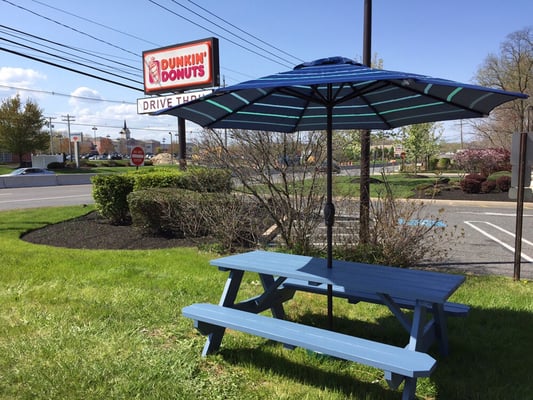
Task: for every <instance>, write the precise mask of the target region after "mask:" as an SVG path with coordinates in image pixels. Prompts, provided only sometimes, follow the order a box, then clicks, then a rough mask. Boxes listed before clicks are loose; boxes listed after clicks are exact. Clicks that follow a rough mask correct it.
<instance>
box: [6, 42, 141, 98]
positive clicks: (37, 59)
mask: <svg viewBox="0 0 533 400" xmlns="http://www.w3.org/2000/svg"><path fill="white" fill-rule="evenodd" d="M0 50H2V51H5V52H8V53H11V54H15V55H18V56H21V57H24V58H28V59H30V60H34V61H38V62H41V63H44V64H48V65H51V66H53V67H57V68H61V69H64V70H67V71H70V72H75V73H77V74H81V75H85V76H88V77H90V78H95V79H98V80H101V81H104V82H108V83H112V84H114V85H118V86H122V87H125V88H128V89H132V90H136V91H140V92H144V89H141V88H136V87H133V86H130V85H126V84H124V83H121V82H116V81H112V80H110V79H106V78H103V77H101V76H98V75H93V74H90V73H88V72H84V71H79V70H76V69H74V68H70V67H67V66H65V65H60V64H56V63H53V62H51V61H46V60H43V59H40V58H37V57H34V56H30V55H29V54H24V53H21V52H19V51H15V50H11V49H7V48H5V47H0Z"/></svg>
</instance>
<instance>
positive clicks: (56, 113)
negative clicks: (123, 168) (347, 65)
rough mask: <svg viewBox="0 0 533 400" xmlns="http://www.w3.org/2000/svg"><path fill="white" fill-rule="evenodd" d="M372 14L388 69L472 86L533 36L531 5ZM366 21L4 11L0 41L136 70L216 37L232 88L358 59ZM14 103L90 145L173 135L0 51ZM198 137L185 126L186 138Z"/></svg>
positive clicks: (261, 11)
mask: <svg viewBox="0 0 533 400" xmlns="http://www.w3.org/2000/svg"><path fill="white" fill-rule="evenodd" d="M372 3H373V16H372V53H373V54H375V55H377V57H379V58H381V59H383V63H384V65H383V66H384V68H385V69H390V70H399V71H407V72H415V73H419V74H425V75H430V76H434V77H440V78H447V79H452V80H457V81H461V82H468V83H469V82H472V80H473V78H474V76H475V74H476V71H477V70H478V68H479V66H480V65H481V64H482V63H483V61H484V59H485V58H486V57H487V55H489V54H490V53H498V52H499V48H500V44H501V43H502V42H503V41H504V40H505V39H506V37H507V35H509V34H511V33H513V32H515V31H518V30H522V29H524V28H526V27H528V26H531V25H533V19H532V15H533V1H531V0H507V1H499V0H462V1H459V0H447V1H432V0H373V2H372ZM158 4H159V5H160V6H163V7H165V8H167V9H169V10H171V11H172V12H169V11H168V10H165V9H163V8H162V7H160V6H158ZM198 6H200V7H201V8H199V7H198ZM21 7H24V8H26V10H23V9H21ZM190 10H193V11H194V12H196V13H198V14H201V15H202V16H204V17H206V18H208V19H210V20H211V21H213V22H215V23H217V24H218V25H219V26H215V25H212V24H210V23H209V22H207V21H205V20H204V19H202V18H200V17H199V16H198V15H195V14H194V13H191V11H190ZM206 10H207V11H208V12H210V13H212V15H216V16H218V17H220V18H222V19H223V20H224V21H226V22H229V23H231V24H232V25H228V24H226V23H225V22H224V21H222V20H218V19H216V18H215V17H213V16H212V15H211V14H209V13H208V12H206ZM363 12H364V0H350V1H348V0H329V1H323V0H269V1H254V0H194V1H190V0H154V1H150V0H129V1H127V0H107V1H103V0H94V1H92V2H86V1H79V0H78V1H63V0H0V15H1V16H2V17H1V22H0V24H1V25H3V27H2V28H1V29H0V32H1V36H0V38H3V39H8V40H12V41H17V39H16V38H14V37H13V36H11V34H10V33H12V32H13V31H12V29H16V30H19V31H22V32H25V33H30V34H32V35H35V36H39V37H42V38H45V39H47V40H50V41H54V42H59V43H62V44H66V45H68V46H72V47H75V48H78V49H83V50H84V51H87V52H90V53H98V54H99V55H101V57H103V58H108V57H109V58H113V59H114V60H121V62H123V63H125V64H128V65H135V66H136V67H138V68H142V62H141V56H142V52H143V51H145V50H151V49H154V48H157V47H162V46H167V45H172V44H176V43H183V42H188V41H193V40H197V39H203V38H206V37H211V36H214V37H218V38H219V41H220V67H221V68H220V72H221V79H222V80H224V81H225V83H226V84H227V85H231V84H234V83H237V82H240V81H244V80H248V79H253V78H256V77H260V76H263V75H268V74H271V73H275V72H280V71H284V70H287V69H289V68H292V66H294V65H296V64H298V63H300V62H301V61H310V60H314V59H318V58H323V57H329V56H337V55H339V56H344V57H350V58H356V59H359V60H360V59H361V58H362V54H363ZM191 21H192V22H191ZM221 26H222V27H224V28H225V29H226V30H229V31H231V32H234V33H236V34H237V35H238V36H239V37H240V38H238V37H236V36H234V35H232V34H231V33H229V32H227V31H225V30H223V29H222V28H221ZM5 27H7V28H9V30H6V28H5ZM237 28H238V29H240V30H242V31H244V32H247V33H250V34H251V35H253V37H251V36H247V35H246V34H245V33H244V32H241V31H239V30H237ZM241 38H244V39H245V40H246V41H247V42H245V41H242V40H241ZM256 38H259V39H261V42H259V41H257V39H256ZM0 43H1V46H0V47H4V48H7V49H10V50H16V51H21V48H20V47H19V46H17V45H15V44H13V43H8V42H6V41H5V40H0ZM25 43H26V44H27V42H25ZM270 46H274V47H270ZM243 47H244V48H243ZM265 50H266V51H268V52H265ZM24 52H25V53H29V54H34V53H32V52H30V51H28V50H27V49H25V50H24ZM257 53H259V54H257ZM91 73H94V71H92V72H91ZM139 82H140V80H139ZM140 86H142V84H140ZM13 88H16V89H13ZM22 89H26V90H22ZM17 92H18V93H20V95H21V97H22V99H23V100H26V99H27V98H31V99H32V100H34V101H36V102H37V103H38V104H39V105H40V107H41V108H42V109H43V111H44V115H45V116H46V117H55V120H54V121H53V123H54V129H56V130H59V131H65V130H66V123H64V122H63V121H62V119H63V118H62V116H65V115H67V114H69V115H72V116H74V117H75V121H74V123H73V124H72V126H71V130H72V132H83V133H84V134H86V135H87V134H88V135H91V136H92V135H93V131H92V129H91V128H92V127H93V126H96V127H97V128H98V131H97V133H98V135H102V136H105V135H110V136H111V137H113V138H116V137H118V136H119V134H118V132H119V131H120V127H121V126H122V124H123V121H124V120H126V121H127V123H128V127H129V128H130V129H131V131H132V136H133V137H135V138H137V139H156V140H161V139H162V138H163V137H168V132H169V131H174V132H175V131H176V130H177V126H176V119H175V118H173V117H167V116H160V117H153V116H147V115H138V114H137V107H136V100H137V99H138V98H141V97H145V95H144V94H143V93H142V92H138V91H135V90H131V89H127V88H123V87H120V86H116V85H113V84H110V83H106V82H103V81H99V80H97V79H93V78H89V77H86V76H83V75H79V74H75V73H73V72H68V71H65V70H61V69H58V68H55V67H52V66H49V65H46V64H43V63H40V62H37V61H34V60H30V59H27V58H24V57H21V56H17V55H13V54H10V53H8V52H5V51H0V99H5V98H7V97H10V96H12V95H13V94H15V93H17ZM52 92H53V93H55V94H51V93H52ZM80 97H82V98H80ZM86 98H90V99H94V100H87V99H86ZM198 129H199V128H198V127H197V126H196V125H194V124H188V125H187V131H188V132H189V136H194V132H195V131H197V130H198ZM466 133H468V132H466ZM445 137H446V138H447V140H455V141H458V140H459V123H458V122H457V123H447V124H446V125H445Z"/></svg>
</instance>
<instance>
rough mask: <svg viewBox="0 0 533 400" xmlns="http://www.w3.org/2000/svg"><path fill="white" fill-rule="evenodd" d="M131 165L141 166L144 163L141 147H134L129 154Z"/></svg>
mask: <svg viewBox="0 0 533 400" xmlns="http://www.w3.org/2000/svg"><path fill="white" fill-rule="evenodd" d="M130 160H131V163H132V164H133V165H135V166H137V167H138V166H139V165H143V163H144V150H143V148H142V147H139V146H137V147H134V148H133V149H132V150H131V154H130Z"/></svg>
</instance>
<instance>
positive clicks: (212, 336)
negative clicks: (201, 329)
mask: <svg viewBox="0 0 533 400" xmlns="http://www.w3.org/2000/svg"><path fill="white" fill-rule="evenodd" d="M243 275H244V271H240V270H233V269H232V270H230V273H229V276H228V279H227V280H226V284H225V286H224V291H223V292H222V296H221V297H220V302H219V303H218V305H219V306H223V307H231V306H233V305H234V304H235V299H236V298H237V293H238V292H239V287H240V286H241V282H242V277H243ZM225 331H226V329H225V328H223V327H212V328H211V332H209V333H208V335H207V340H206V342H205V345H204V350H203V351H202V356H203V357H205V356H206V355H207V354H211V353H214V352H216V351H217V350H218V349H219V348H220V344H221V343H222V338H223V337H224V332H225Z"/></svg>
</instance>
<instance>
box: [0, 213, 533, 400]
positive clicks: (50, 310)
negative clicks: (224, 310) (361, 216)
mask: <svg viewBox="0 0 533 400" xmlns="http://www.w3.org/2000/svg"><path fill="white" fill-rule="evenodd" d="M85 212H87V208H81V207H64V208H48V209H30V210H19V211H9V212H1V213H0V241H1V243H2V250H1V263H0V399H5V400H7V399H9V400H12V399H68V400H72V399H95V400H101V399H133V398H138V399H267V398H272V399H299V400H300V399H328V400H330V399H331V400H333V399H335V400H336V399H339V400H340V399H397V398H399V397H400V396H399V393H398V392H395V391H391V390H389V389H387V386H386V384H385V382H384V380H383V373H382V372H381V371H379V370H375V369H372V368H368V367H364V366H361V365H358V364H354V363H350V362H343V361H338V360H333V359H328V358H321V357H314V356H312V355H309V354H308V353H307V352H305V351H304V350H301V349H297V350H295V351H287V350H284V349H283V347H282V346H280V345H279V344H275V343H272V342H268V341H265V340H263V339H261V338H257V337H253V336H248V335H245V334H240V333H236V332H229V333H228V334H227V335H226V336H225V338H224V341H223V345H222V350H221V351H220V352H219V353H218V354H217V355H214V356H210V357H208V358H207V359H202V358H201V357H200V353H201V349H202V346H203V343H204V338H203V337H202V336H200V335H199V334H198V333H196V331H195V330H194V329H193V326H192V321H190V320H188V319H186V318H183V317H181V315H180V310H181V308H182V307H183V306H185V305H188V304H191V303H195V302H213V303H216V302H217V301H218V299H219V297H220V294H221V291H222V288H223V285H224V282H225V279H226V274H225V273H223V272H219V271H217V270H216V269H215V268H213V267H211V266H209V260H210V259H212V258H215V257H217V256H216V255H215V254H210V253H206V252H202V251H199V250H197V249H194V248H185V249H184V248H176V249H162V250H150V251H131V250H129V251H128V250H126V251H117V250H74V249H62V248H54V247H50V246H43V245H34V244H30V243H27V242H24V241H22V240H20V235H21V234H22V233H23V232H25V231H27V230H29V229H35V228H37V227H39V226H43V225H45V224H48V223H54V222H58V221H61V220H64V219H67V218H71V217H74V216H77V215H81V214H82V213H85ZM258 286H259V282H258V278H257V276H254V275H246V276H245V284H244V291H243V293H242V296H249V295H251V294H254V293H257V291H258V290H259V288H258ZM452 300H454V301H459V302H464V303H467V304H470V305H471V306H472V311H471V314H470V315H469V316H468V317H467V318H456V319H452V320H450V321H449V334H450V344H451V349H452V353H451V355H450V356H448V357H442V356H440V355H439V354H438V353H437V352H436V350H435V349H432V355H433V356H434V357H436V358H437V360H438V366H437V369H436V371H435V372H434V373H433V375H432V376H431V377H430V378H426V379H420V380H419V387H418V389H417V394H418V395H419V396H420V397H421V398H424V399H433V398H439V399H483V400H486V399H488V400H490V399H498V400H499V399H526V398H528V397H530V396H531V393H533V383H532V381H531V379H529V376H530V372H531V370H532V369H533V357H532V356H531V354H533V340H531V332H533V283H527V282H513V281H512V280H511V279H508V278H502V277H473V276H470V277H468V278H467V281H466V283H465V284H464V285H463V286H462V287H461V288H460V289H459V290H458V292H457V293H456V294H455V295H454V297H453V299H452ZM334 307H335V326H336V327H337V328H338V329H339V330H341V331H343V332H346V333H350V334H354V335H359V336H363V337H369V338H373V339H375V340H383V341H386V342H389V343H391V344H396V345H399V346H402V345H404V344H405V343H406V341H407V340H408V338H407V335H406V334H405V332H404V331H403V330H402V328H401V327H400V326H399V325H398V323H397V322H396V319H395V318H394V317H392V315H391V314H390V313H389V312H388V311H387V310H386V309H385V308H384V307H381V306H376V305H371V304H358V305H350V304H347V303H346V302H345V301H341V300H339V301H336V302H335V305H334ZM325 308H326V305H325V299H324V298H322V297H316V296H313V295H310V294H298V295H297V296H296V297H295V299H294V300H292V301H291V302H290V308H288V307H287V310H288V312H289V317H290V318H291V319H294V320H298V321H301V322H304V323H313V324H317V325H322V326H325V325H326V321H325Z"/></svg>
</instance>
